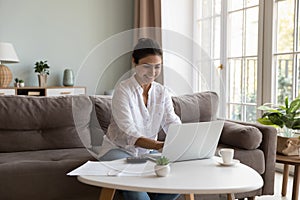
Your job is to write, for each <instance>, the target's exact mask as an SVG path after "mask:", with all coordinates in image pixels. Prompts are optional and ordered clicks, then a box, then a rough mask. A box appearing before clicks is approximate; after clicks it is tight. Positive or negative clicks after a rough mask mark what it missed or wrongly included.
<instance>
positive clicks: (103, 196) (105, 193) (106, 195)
mask: <svg viewBox="0 0 300 200" xmlns="http://www.w3.org/2000/svg"><path fill="white" fill-rule="evenodd" d="M115 192H116V189H112V188H102V189H101V193H100V197H99V200H113V198H114V195H115Z"/></svg>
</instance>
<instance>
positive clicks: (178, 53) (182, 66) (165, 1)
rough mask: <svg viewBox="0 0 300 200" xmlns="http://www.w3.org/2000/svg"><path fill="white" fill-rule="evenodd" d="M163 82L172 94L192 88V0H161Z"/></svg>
mask: <svg viewBox="0 0 300 200" xmlns="http://www.w3.org/2000/svg"><path fill="white" fill-rule="evenodd" d="M162 29H163V35H162V47H163V49H164V84H165V85H166V86H167V87H169V88H171V89H172V90H173V91H174V93H175V94H177V95H179V94H186V93H191V92H193V82H192V81H193V61H192V60H193V55H192V54H193V0H162Z"/></svg>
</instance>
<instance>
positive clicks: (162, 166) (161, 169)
mask: <svg viewBox="0 0 300 200" xmlns="http://www.w3.org/2000/svg"><path fill="white" fill-rule="evenodd" d="M154 171H155V174H156V175H157V176H161V177H163V176H168V175H169V173H170V171H171V168H170V160H169V159H168V158H167V157H165V156H162V157H160V158H158V159H157V160H156V165H155V166H154Z"/></svg>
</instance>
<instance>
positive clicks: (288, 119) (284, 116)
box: [257, 97, 300, 137]
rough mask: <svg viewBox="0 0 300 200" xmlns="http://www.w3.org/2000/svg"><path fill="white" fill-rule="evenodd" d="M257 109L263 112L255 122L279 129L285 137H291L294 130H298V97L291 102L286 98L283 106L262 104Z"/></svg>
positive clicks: (299, 114) (299, 121)
mask: <svg viewBox="0 0 300 200" xmlns="http://www.w3.org/2000/svg"><path fill="white" fill-rule="evenodd" d="M257 109H258V110H262V111H263V112H264V113H263V115H262V117H261V118H259V119H257V121H258V122H259V123H261V124H264V125H271V126H274V127H275V128H279V129H280V131H279V132H280V133H281V134H282V135H283V136H285V137H292V136H293V132H294V130H297V129H300V97H297V98H296V99H294V100H293V101H291V102H289V100H288V98H287V97H286V98H285V105H272V104H264V105H262V106H259V107H258V108H257Z"/></svg>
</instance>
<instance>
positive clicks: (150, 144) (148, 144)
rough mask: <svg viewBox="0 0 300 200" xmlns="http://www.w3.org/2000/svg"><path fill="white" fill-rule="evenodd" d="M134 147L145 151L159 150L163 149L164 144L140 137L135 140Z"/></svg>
mask: <svg viewBox="0 0 300 200" xmlns="http://www.w3.org/2000/svg"><path fill="white" fill-rule="evenodd" d="M135 146H138V147H142V148H145V149H154V150H160V149H162V148H163V146H164V142H161V141H157V140H152V139H149V138H144V137H140V138H138V139H137V140H136V142H135Z"/></svg>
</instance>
